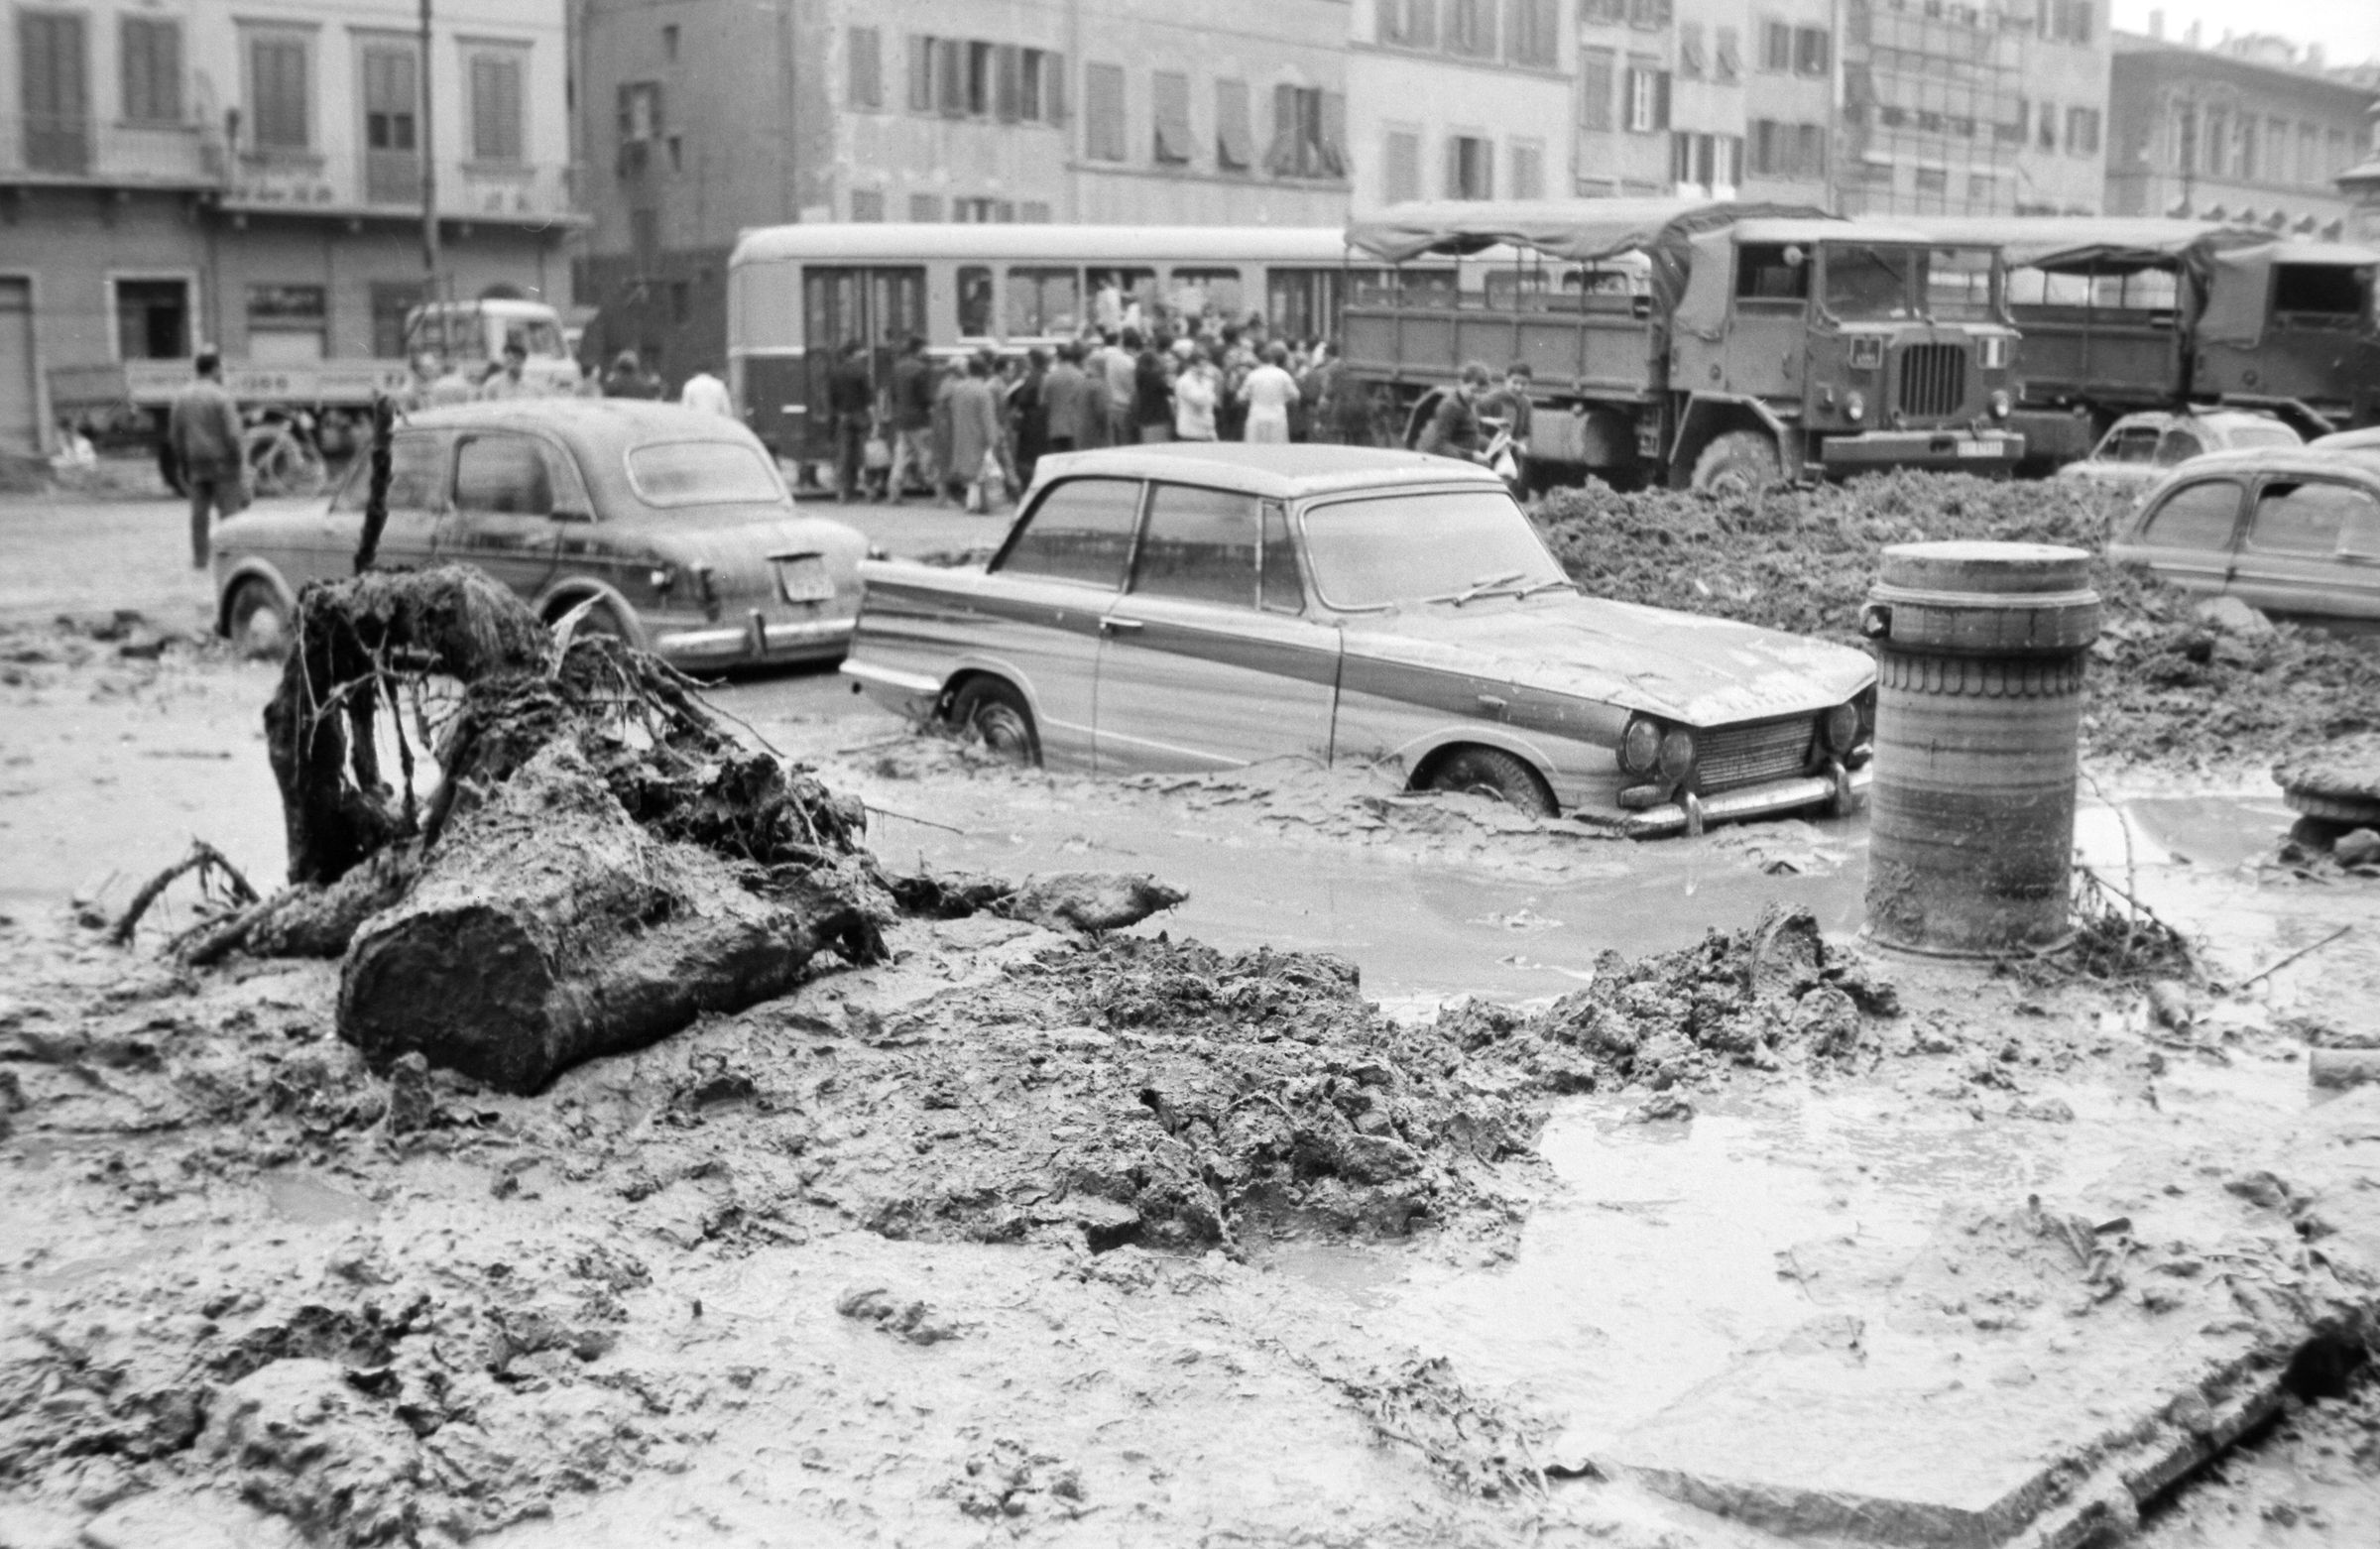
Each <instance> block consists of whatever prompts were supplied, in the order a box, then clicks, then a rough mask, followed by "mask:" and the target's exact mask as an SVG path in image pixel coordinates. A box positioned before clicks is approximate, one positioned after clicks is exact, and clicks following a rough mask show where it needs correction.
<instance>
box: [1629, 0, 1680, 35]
mask: <svg viewBox="0 0 2380 1549" xmlns="http://www.w3.org/2000/svg"><path fill="white" fill-rule="evenodd" d="M1669 12H1670V0H1628V25H1629V26H1630V27H1642V28H1645V29H1648V30H1657V29H1659V28H1663V27H1667V26H1668V25H1669Z"/></svg>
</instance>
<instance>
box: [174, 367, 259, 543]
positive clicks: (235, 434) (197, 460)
mask: <svg viewBox="0 0 2380 1549" xmlns="http://www.w3.org/2000/svg"><path fill="white" fill-rule="evenodd" d="M190 364H191V365H192V366H193V367H195V368H196V369H197V372H198V375H197V376H196V377H195V378H194V379H192V380H191V382H190V384H189V386H187V387H185V388H183V389H182V390H181V391H180V392H179V393H178V394H176V395H175V398H174V408H173V410H172V411H171V413H169V415H168V416H167V418H166V442H167V444H168V445H170V446H171V447H173V449H174V461H175V465H176V466H178V467H179V468H180V469H181V483H182V488H184V489H186V490H188V491H189V492H190V568H192V569H194V570H203V569H205V568H206V561H207V557H208V554H209V552H210V549H211V547H212V525H211V522H210V517H211V516H213V515H215V514H220V515H222V516H224V517H236V516H238V515H239V514H240V513H241V511H243V510H245V509H246V507H247V505H248V482H247V475H248V469H247V466H246V464H245V462H244V461H243V460H242V458H241V455H240V406H239V405H238V404H236V403H234V402H233V401H232V397H231V394H230V392H229V391H228V390H226V389H225V388H224V386H223V357H222V355H221V354H219V353H218V352H217V351H216V349H215V347H214V346H213V345H211V344H209V345H206V346H204V347H202V348H201V349H200V350H199V351H198V355H197V358H196V359H195V360H193V361H192V362H191V363H190Z"/></svg>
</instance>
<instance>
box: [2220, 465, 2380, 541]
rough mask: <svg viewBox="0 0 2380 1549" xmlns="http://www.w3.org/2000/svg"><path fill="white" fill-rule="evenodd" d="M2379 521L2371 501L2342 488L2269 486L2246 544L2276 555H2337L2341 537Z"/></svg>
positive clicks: (2277, 482) (2278, 482) (2279, 483)
mask: <svg viewBox="0 0 2380 1549" xmlns="http://www.w3.org/2000/svg"><path fill="white" fill-rule="evenodd" d="M2375 518H2380V507H2376V506H2375V503H2374V501H2373V500H2372V497H2371V496H2369V495H2367V494H2365V493H2364V492H2363V491H2361V490H2358V489H2352V488H2350V487H2348V486H2347V485H2344V484H2320V483H2304V484H2301V483H2291V482H2284V481H2281V480H2275V481H2274V482H2272V483H2270V484H2267V485H2266V486H2265V487H2264V488H2263V489H2261V490H2259V491H2258V492H2257V494H2256V516H2255V518H2254V520H2253V521H2251V522H2250V523H2249V525H2248V546H2249V547H2251V548H2255V549H2260V550H2262V551H2263V552H2265V553H2273V554H2319V555H2321V556H2323V557H2325V558H2326V557H2328V556H2329V555H2331V554H2334V553H2336V552H2337V551H2338V546H2339V537H2340V536H2341V535H2342V534H2344V533H2346V532H2348V531H2349V530H2350V526H2351V527H2352V529H2353V530H2354V531H2356V532H2358V533H2360V532H2363V531H2366V530H2367V529H2368V527H2369V525H2370V524H2371V523H2372V522H2373V521H2374V520H2375Z"/></svg>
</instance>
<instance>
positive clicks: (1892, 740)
mask: <svg viewBox="0 0 2380 1549" xmlns="http://www.w3.org/2000/svg"><path fill="white" fill-rule="evenodd" d="M2089 564H2090V558H2089V556H2088V555H2087V554H2085V553H2083V552H2082V550H2081V549H2079V548H2059V547H2053V546H2051V545H2049V544H2046V543H1981V542H1950V543H1898V544H1895V545H1893V546H1892V547H1890V548H1887V549H1885V550H1884V556H1883V564H1882V567H1881V571H1880V574H1879V576H1878V578H1877V581H1876V584H1875V586H1874V587H1873V588H1872V589H1871V590H1870V591H1869V592H1868V594H1867V607H1866V610H1865V612H1864V613H1863V615H1862V616H1861V619H1860V630H1861V633H1862V634H1864V635H1866V636H1867V638H1868V639H1869V640H1871V641H1873V642H1874V643H1875V649H1876V677H1877V683H1876V736H1875V766H1874V768H1875V774H1874V781H1875V782H1874V784H1873V785H1872V786H1871V787H1870V789H1869V793H1868V808H1869V811H1870V813H1871V814H1872V816H1871V819H1870V831H1869V832H1870V839H1869V851H1868V862H1867V931H1868V934H1869V936H1870V937H1871V939H1873V940H1875V941H1877V942H1879V943H1881V944H1883V945H1886V946H1894V947H1903V948H1907V949H1909V950H1912V951H1918V952H1928V953H1935V954H1940V955H1945V956H1961V957H1963V956H1987V955H1990V954H1992V953H1997V952H2006V951H2012V950H2016V949H2019V948H2026V947H2043V946H2049V945H2053V944H2055V943H2057V942H2059V941H2061V940H2063V939H2064V938H2065V937H2066V935H2067V933H2068V930H2069V925H2068V912H2069V883H2070V876H2071V871H2072V866H2073V852H2074V845H2075V783H2076V777H2077V774H2078V773H2079V771H2080V767H2081V754H2080V747H2081V741H2082V668H2083V657H2084V655H2085V653H2086V652H2087V651H2088V650H2089V647H2090V643H2091V641H2092V640H2093V639H2094V638H2096V636H2097V635H2098V631H2099V597H2098V593H2096V592H2094V591H2092V590H2091V589H2090V584H2089Z"/></svg>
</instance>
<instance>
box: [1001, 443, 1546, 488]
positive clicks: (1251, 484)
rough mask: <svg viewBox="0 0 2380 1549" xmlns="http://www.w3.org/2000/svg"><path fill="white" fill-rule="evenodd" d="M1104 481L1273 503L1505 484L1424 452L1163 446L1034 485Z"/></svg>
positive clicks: (1080, 455)
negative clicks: (1395, 489)
mask: <svg viewBox="0 0 2380 1549" xmlns="http://www.w3.org/2000/svg"><path fill="white" fill-rule="evenodd" d="M1086 475H1105V476H1106V477H1109V478H1130V479H1156V480H1161V481H1169V482H1174V483H1181V484H1204V485H1210V486H1213V487H1216V488H1221V489H1232V490H1239V491H1241V492H1243V493H1245V494H1249V495H1255V496H1259V497H1269V498H1271V499H1274V500H1302V499H1305V498H1307V497H1310V496H1315V495H1329V494H1336V493H1338V492H1341V491H1345V490H1367V489H1378V488H1381V487H1383V486H1394V485H1400V484H1477V485H1479V486H1481V487H1482V488H1486V489H1502V488H1503V487H1504V481H1503V480H1501V479H1499V478H1497V477H1496V476H1495V475H1494V474H1493V473H1491V472H1489V471H1488V470H1487V469H1486V468H1482V467H1480V466H1478V465H1477V464H1474V463H1468V462H1458V461H1456V460H1455V459H1454V458H1451V457H1433V456H1430V455H1428V454H1427V453H1424V452H1405V451H1389V450H1383V449H1380V448H1377V447H1370V446H1322V445H1313V444H1293V445H1286V446H1283V445H1275V444H1256V445H1250V444H1249V443H1247V442H1243V441H1162V442H1152V443H1150V444H1147V445H1143V446H1110V447H1103V448H1100V449H1099V450H1096V451H1082V452H1053V453H1050V454H1048V455H1045V456H1043V457H1042V458H1041V460H1040V462H1039V463H1038V464H1037V465H1036V471H1035V475H1034V482H1035V483H1039V484H1046V483H1048V482H1049V481H1050V480H1052V479H1059V478H1082V477H1084V476H1086Z"/></svg>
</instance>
